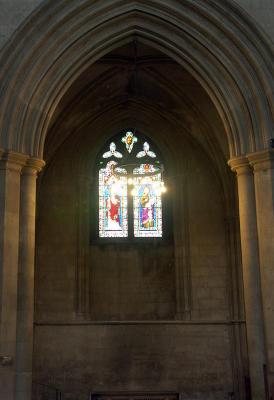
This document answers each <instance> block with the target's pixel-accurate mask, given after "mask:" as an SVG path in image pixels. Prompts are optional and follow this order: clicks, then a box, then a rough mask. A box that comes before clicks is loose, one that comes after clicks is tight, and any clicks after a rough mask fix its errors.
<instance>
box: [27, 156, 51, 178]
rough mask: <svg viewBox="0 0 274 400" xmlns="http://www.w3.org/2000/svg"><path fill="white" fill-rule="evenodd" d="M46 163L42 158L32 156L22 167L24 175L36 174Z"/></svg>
mask: <svg viewBox="0 0 274 400" xmlns="http://www.w3.org/2000/svg"><path fill="white" fill-rule="evenodd" d="M45 165H46V163H45V161H44V160H42V159H40V158H35V157H30V158H28V159H27V160H26V163H25V165H24V167H23V169H22V175H33V176H36V175H37V174H38V173H39V172H40V171H41V170H42V169H43V167H44V166H45Z"/></svg>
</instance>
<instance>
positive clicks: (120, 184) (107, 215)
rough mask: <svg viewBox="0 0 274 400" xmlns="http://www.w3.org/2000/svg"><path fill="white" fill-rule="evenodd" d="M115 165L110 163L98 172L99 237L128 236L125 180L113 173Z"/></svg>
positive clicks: (112, 162)
mask: <svg viewBox="0 0 274 400" xmlns="http://www.w3.org/2000/svg"><path fill="white" fill-rule="evenodd" d="M115 165H117V163H116V162H114V161H110V162H109V163H108V164H107V166H106V168H101V169H100V171H99V236H100V237H127V236H128V220H127V178H126V177H125V176H117V174H115V173H114V167H115ZM124 172H126V171H124Z"/></svg>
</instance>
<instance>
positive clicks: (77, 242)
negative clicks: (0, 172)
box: [34, 41, 246, 399]
mask: <svg viewBox="0 0 274 400" xmlns="http://www.w3.org/2000/svg"><path fill="white" fill-rule="evenodd" d="M135 61H136V62H135ZM136 66H137V72H138V74H137V80H136V79H135V69H136ZM126 129H136V130H137V131H139V132H140V133H142V134H143V135H145V136H146V137H148V138H149V139H150V140H151V142H153V143H156V144H157V146H158V148H159V149H160V151H161V154H162V155H163V157H164V160H165V170H166V186H167V189H168V190H167V193H166V194H165V195H164V196H165V198H164V201H165V202H166V207H168V213H167V217H166V221H165V226H166V227H167V229H168V230H169V232H170V235H169V237H168V240H162V241H157V242H155V243H154V242H151V241H150V242H149V241H148V242H147V243H145V242H142V243H136V242H132V243H131V242H127V243H125V242H123V241H121V243H119V241H117V240H116V241H115V243H113V242H111V241H110V242H109V243H106V242H104V243H101V242H100V241H98V242H97V241H96V240H91V231H92V230H93V228H94V224H96V223H98V221H97V219H96V218H94V215H95V214H94V212H95V213H96V204H97V200H96V198H97V196H98V191H97V189H96V187H97V186H96V184H97V181H98V166H97V165H96V160H97V158H98V152H99V151H100V149H101V148H102V146H103V145H104V143H106V141H107V140H108V139H109V138H111V137H112V136H114V135H117V134H118V133H119V132H124V131H125V130H126ZM44 154H45V155H44V158H45V160H46V163H47V166H46V168H45V169H44V171H43V173H42V174H41V176H40V178H39V181H38V207H37V231H36V232H37V240H36V272H35V293H36V296H35V348H34V375H35V379H37V380H38V381H43V382H49V381H50V379H51V378H50V377H54V380H55V384H58V387H61V388H62V389H63V390H64V391H65V392H67V393H70V394H71V398H74V397H73V396H76V394H77V393H78V394H79V393H89V392H91V391H103V392H104V391H106V390H107V391H111V390H113V391H136V390H137V391H144V392H146V391H149V390H151V391H153V390H154V389H155V388H156V387H157V390H162V391H166V390H171V391H174V392H176V393H177V392H180V393H183V394H185V395H188V396H189V397H188V398H189V399H192V398H193V399H194V398H195V399H196V398H201V399H202V398H203V396H204V393H207V392H211V393H213V395H212V396H213V397H212V399H213V398H214V399H221V398H224V395H227V393H228V392H233V391H237V390H238V391H239V390H242V389H241V388H240V387H239V383H238V382H239V379H241V380H242V381H243V379H242V377H243V375H244V373H245V372H244V371H245V368H246V359H245V358H246V356H245V354H246V345H245V334H244V331H243V330H242V328H241V324H240V322H239V324H238V325H236V328H235V326H234V323H232V321H241V320H242V319H243V299H242V284H241V282H242V278H241V272H240V270H241V269H240V253H239V226H238V219H237V214H238V212H237V207H236V195H235V187H234V185H235V181H234V179H233V178H232V174H231V172H230V171H229V168H228V167H227V165H226V159H228V158H229V149H228V143H227V139H226V134H225V130H224V127H223V124H222V122H221V119H220V117H219V114H218V112H217V110H216V108H215V106H214V104H213V103H212V101H211V100H210V98H209V96H208V95H207V94H206V92H205V90H204V89H203V88H202V86H201V85H200V84H199V83H198V82H197V81H196V80H195V79H194V78H193V76H191V74H190V73H189V72H187V71H186V70H185V69H183V68H182V67H181V66H180V65H179V64H178V63H176V62H175V61H174V60H172V59H171V58H170V57H168V56H166V55H165V54H163V53H161V52H159V51H158V50H157V49H155V48H153V47H150V46H148V45H147V44H145V43H143V42H142V41H138V42H137V57H136V60H135V57H134V44H133V42H130V43H128V44H126V45H124V46H122V47H120V48H117V49H115V50H114V51H112V52H111V53H109V54H107V55H105V56H104V57H102V58H101V59H99V60H98V61H97V62H96V63H94V64H93V65H92V66H91V67H89V68H88V69H87V70H86V71H85V72H84V73H83V74H82V75H81V76H80V77H78V79H77V80H76V81H75V82H74V83H73V84H72V86H71V87H70V88H69V89H68V91H67V93H66V94H65V95H64V97H63V98H62V99H61V101H60V103H59V104H58V107H57V108H56V111H55V113H54V115H53V117H52V118H51V123H50V126H49V131H48V134H47V138H46V142H45V153H44ZM96 171H97V172H96ZM56 349H58V351H59V352H61V353H62V357H61V358H59V357H58V355H56ZM239 377H240V378H239ZM194 387H195V389H194ZM83 396H84V395H83ZM191 396H192V397H191ZM83 398H84V397H83Z"/></svg>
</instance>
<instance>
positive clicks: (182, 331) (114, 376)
mask: <svg viewBox="0 0 274 400" xmlns="http://www.w3.org/2000/svg"><path fill="white" fill-rule="evenodd" d="M231 333H232V328H231V326H229V325H212V326H209V325H197V326H195V325H180V324H177V325H172V324H168V323H167V324H159V325H155V324H142V323H140V324H123V323H121V324H117V325H115V324H105V325H104V324H98V325H92V324H91V325H83V326H79V325H78V326H37V327H36V330H35V336H36V344H35V349H34V351H35V354H36V356H35V371H36V372H35V378H37V379H39V378H40V377H41V376H43V378H44V379H45V380H46V381H47V382H48V383H49V384H51V385H53V386H57V387H59V388H62V389H64V391H67V390H68V388H70V394H69V395H67V397H66V399H71V400H72V399H74V400H75V399H77V400H87V399H88V393H89V392H100V391H102V392H104V391H106V390H107V391H114V392H115V391H147V392H149V391H154V392H155V391H175V392H179V393H181V394H182V399H188V400H194V399H195V400H196V399H203V400H205V399H207V400H213V399H214V400H215V399H216V400H217V399H220V400H223V399H225V398H228V397H227V394H228V392H231V391H233V384H232V360H231V357H232V354H231V343H230V340H231V339H230V336H231Z"/></svg>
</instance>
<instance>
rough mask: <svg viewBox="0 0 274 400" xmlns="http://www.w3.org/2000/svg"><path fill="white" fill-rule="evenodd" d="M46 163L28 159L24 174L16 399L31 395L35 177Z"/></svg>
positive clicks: (21, 206) (28, 399)
mask: <svg viewBox="0 0 274 400" xmlns="http://www.w3.org/2000/svg"><path fill="white" fill-rule="evenodd" d="M44 164H45V163H44V161H42V160H40V159H36V158H30V159H28V160H27V163H26V165H25V166H24V167H23V169H22V176H21V195H20V228H19V271H18V308H17V351H16V396H15V398H16V399H17V400H30V399H31V389H32V352H33V316H34V252H35V211H36V177H37V173H38V172H39V171H40V170H41V169H42V168H43V166H44Z"/></svg>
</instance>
